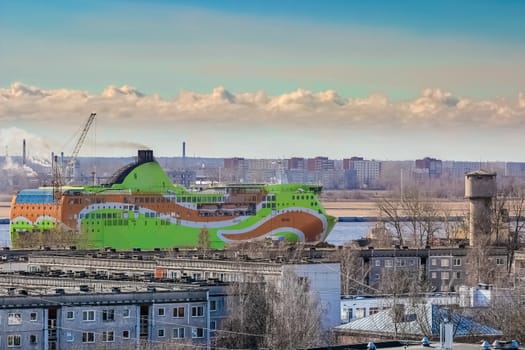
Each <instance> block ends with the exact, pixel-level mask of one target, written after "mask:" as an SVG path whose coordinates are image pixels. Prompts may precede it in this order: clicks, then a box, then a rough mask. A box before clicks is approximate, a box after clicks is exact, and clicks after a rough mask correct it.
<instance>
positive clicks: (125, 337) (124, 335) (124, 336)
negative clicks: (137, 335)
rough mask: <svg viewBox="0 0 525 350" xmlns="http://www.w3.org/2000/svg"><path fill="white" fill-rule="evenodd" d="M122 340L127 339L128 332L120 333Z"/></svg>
mask: <svg viewBox="0 0 525 350" xmlns="http://www.w3.org/2000/svg"><path fill="white" fill-rule="evenodd" d="M122 338H123V339H129V331H122Z"/></svg>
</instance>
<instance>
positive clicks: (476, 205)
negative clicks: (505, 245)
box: [465, 169, 496, 246]
mask: <svg viewBox="0 0 525 350" xmlns="http://www.w3.org/2000/svg"><path fill="white" fill-rule="evenodd" d="M494 196H496V173H491V172H488V171H485V170H481V169H480V170H476V171H473V172H470V173H467V174H465V197H466V198H467V199H468V200H469V202H470V220H469V221H470V222H469V244H470V246H477V245H478V244H479V243H480V241H482V240H489V239H490V238H491V237H490V234H491V231H492V227H491V206H492V200H493V198H494Z"/></svg>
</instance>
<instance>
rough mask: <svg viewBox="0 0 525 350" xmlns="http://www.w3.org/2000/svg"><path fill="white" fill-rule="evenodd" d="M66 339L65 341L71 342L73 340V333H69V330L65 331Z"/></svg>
mask: <svg viewBox="0 0 525 350" xmlns="http://www.w3.org/2000/svg"><path fill="white" fill-rule="evenodd" d="M66 341H67V342H73V341H75V338H74V337H73V333H71V332H67V333H66Z"/></svg>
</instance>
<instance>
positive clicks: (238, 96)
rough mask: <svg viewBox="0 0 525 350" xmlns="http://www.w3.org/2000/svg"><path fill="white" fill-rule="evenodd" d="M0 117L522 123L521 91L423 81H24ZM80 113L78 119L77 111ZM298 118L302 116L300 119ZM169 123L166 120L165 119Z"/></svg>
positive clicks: (313, 124)
mask: <svg viewBox="0 0 525 350" xmlns="http://www.w3.org/2000/svg"><path fill="white" fill-rule="evenodd" d="M0 99H1V101H2V104H1V106H2V107H0V121H1V120H4V121H10V122H11V123H13V121H14V120H16V122H17V123H23V122H24V121H25V122H30V121H32V120H34V119H35V118H40V119H45V120H46V121H49V122H51V123H55V124H60V123H71V119H72V117H75V118H83V116H87V115H89V113H91V112H93V111H95V112H97V119H98V120H99V123H104V122H106V121H107V122H109V121H112V122H116V123H119V122H121V123H123V124H122V125H123V127H126V125H128V127H132V126H133V125H138V126H140V125H145V126H148V125H149V126H152V125H153V123H155V122H156V121H158V122H159V123H160V124H162V123H168V122H169V123H175V124H177V125H179V124H180V125H187V124H188V123H191V124H198V123H202V124H206V125H218V126H223V127H232V126H235V127H237V128H243V127H244V128H251V127H253V125H268V124H270V125H272V124H278V125H283V126H284V125H294V126H296V127H297V126H300V127H304V128H311V129H312V130H315V129H316V128H323V129H327V128H340V127H345V126H351V127H352V128H359V127H363V126H366V127H374V126H377V127H380V126H382V127H400V126H403V127H414V128H419V127H436V126H438V127H442V128H444V129H446V128H449V127H465V128H467V127H470V126H472V125H473V123H474V124H475V125H476V126H482V127H488V128H491V127H502V126H505V127H517V128H522V126H523V125H524V121H525V96H524V95H523V93H519V95H518V99H517V101H515V102H513V101H507V100H504V99H485V100H471V99H468V98H464V97H459V96H456V95H454V94H452V93H451V92H448V91H444V90H442V89H439V88H435V89H425V90H423V91H422V92H421V93H420V95H419V96H417V97H415V98H414V99H412V100H407V101H393V100H389V98H388V97H387V96H384V95H381V94H374V95H370V96H368V97H364V98H345V97H342V96H340V95H339V94H338V93H337V92H336V91H333V90H326V91H320V92H314V91H310V90H306V89H297V90H295V91H291V92H288V93H283V94H281V95H274V96H271V95H268V94H266V93H265V92H263V91H256V92H241V93H233V92H231V91H228V90H227V89H226V88H225V87H223V86H219V87H216V88H215V89H213V91H211V92H210V93H197V92H191V91H183V92H181V93H180V94H178V95H177V96H175V97H173V98H161V97H160V96H159V95H156V94H152V95H148V94H144V93H142V92H140V91H139V90H138V89H136V88H134V87H130V86H127V85H124V86H122V87H115V86H109V87H107V88H106V89H104V90H103V91H102V92H101V93H100V94H93V93H88V92H86V91H80V90H66V89H58V90H45V89H40V88H38V87H35V86H27V85H24V84H22V83H14V84H12V85H11V86H10V87H7V88H0ZM79 120H80V119H79ZM298 123H299V124H298ZM170 125H171V124H170Z"/></svg>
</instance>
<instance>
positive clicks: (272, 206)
mask: <svg viewBox="0 0 525 350" xmlns="http://www.w3.org/2000/svg"><path fill="white" fill-rule="evenodd" d="M295 205H296V204H295V202H294V203H292V206H295ZM289 206H290V203H277V205H276V204H275V203H263V204H262V207H263V208H268V209H276V208H277V207H289ZM310 206H311V207H315V206H317V202H310Z"/></svg>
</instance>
